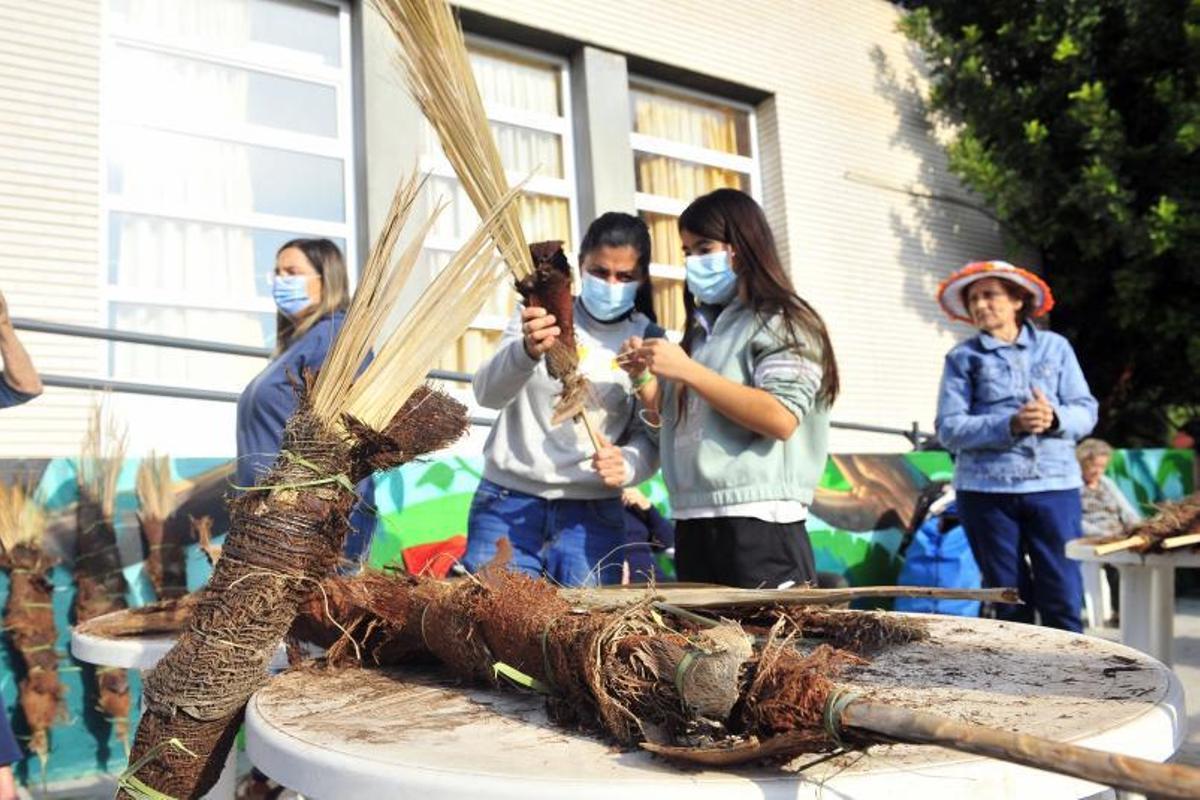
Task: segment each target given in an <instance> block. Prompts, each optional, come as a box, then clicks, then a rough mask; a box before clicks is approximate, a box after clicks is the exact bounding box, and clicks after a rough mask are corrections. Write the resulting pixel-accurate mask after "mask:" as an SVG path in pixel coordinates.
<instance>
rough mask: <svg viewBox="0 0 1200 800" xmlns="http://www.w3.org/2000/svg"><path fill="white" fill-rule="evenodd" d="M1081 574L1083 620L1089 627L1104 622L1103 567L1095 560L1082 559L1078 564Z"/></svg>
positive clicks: (1098, 625)
mask: <svg viewBox="0 0 1200 800" xmlns="http://www.w3.org/2000/svg"><path fill="white" fill-rule="evenodd" d="M1079 572H1080V574H1082V575H1083V597H1084V601H1085V602H1084V612H1085V621H1086V622H1087V625H1088V627H1089V628H1099V627H1100V626H1101V625H1103V624H1104V620H1105V616H1104V614H1105V610H1104V588H1103V587H1104V567H1103V566H1101V565H1100V564H1097V563H1096V562H1095V561H1084V562H1082V563H1081V564H1080V565H1079Z"/></svg>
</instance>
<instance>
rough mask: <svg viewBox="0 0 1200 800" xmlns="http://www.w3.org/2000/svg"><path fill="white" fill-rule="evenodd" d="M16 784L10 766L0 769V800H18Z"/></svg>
mask: <svg viewBox="0 0 1200 800" xmlns="http://www.w3.org/2000/svg"><path fill="white" fill-rule="evenodd" d="M19 797H20V796H19V795H18V794H17V782H16V780H14V779H13V771H12V767H10V766H7V765H6V766H3V767H0V800H18V798H19Z"/></svg>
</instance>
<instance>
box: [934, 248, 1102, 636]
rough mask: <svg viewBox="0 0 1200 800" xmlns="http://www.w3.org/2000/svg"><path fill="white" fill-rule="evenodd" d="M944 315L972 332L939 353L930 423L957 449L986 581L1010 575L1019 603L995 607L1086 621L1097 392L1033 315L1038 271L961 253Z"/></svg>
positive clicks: (944, 293) (1041, 289) (1001, 581)
mask: <svg viewBox="0 0 1200 800" xmlns="http://www.w3.org/2000/svg"><path fill="white" fill-rule="evenodd" d="M937 299H938V302H939V303H940V304H941V306H942V308H943V310H945V311H946V313H947V314H948V315H949V316H950V317H951V318H952V319H956V320H960V321H963V322H969V323H970V324H972V325H974V326H975V327H976V328H978V329H979V333H978V334H977V335H975V336H973V337H971V338H970V339H967V340H966V341H964V342H961V343H960V344H958V345H957V346H955V347H954V348H952V349H951V350H950V352H949V353H948V354H947V355H946V361H945V365H944V367H943V371H942V384H941V389H940V391H939V394H938V412H937V423H936V425H937V434H938V438H939V439H940V440H941V442H942V444H943V445H944V446H945V447H946V449H947V450H950V451H951V452H952V453H954V454H955V456H956V460H955V466H954V488H955V490H956V492H957V496H958V509H959V513H960V515H961V518H962V522H963V527H964V528H965V529H966V532H967V538H968V539H969V540H970V542H971V549H972V551H974V553H975V560H976V561H978V562H979V568H980V571H981V572H982V573H983V582H984V585H985V586H990V587H998V586H1015V587H1017V588H1018V589H1019V590H1020V592H1021V599H1022V600H1023V601H1024V603H1025V604H1024V605H1022V606H1012V605H1000V606H998V607H997V616H999V617H1000V618H1001V619H1006V620H1011V621H1015V622H1033V620H1034V616H1033V614H1034V611H1035V610H1036V611H1037V613H1038V614H1039V615H1040V617H1041V622H1042V624H1043V625H1047V626H1049V627H1053V628H1061V629H1064V630H1070V631H1080V630H1082V625H1081V621H1080V600H1081V597H1082V594H1083V587H1082V582H1081V579H1080V573H1079V565H1078V564H1077V563H1076V562H1074V561H1072V560H1070V559H1069V558H1067V556H1066V553H1065V551H1064V546H1065V545H1066V542H1067V541H1068V540H1069V539H1073V538H1075V537H1077V536H1079V534H1080V527H1081V520H1080V515H1081V511H1080V502H1079V487H1080V486H1081V485H1082V482H1083V481H1082V478H1081V477H1080V472H1079V464H1078V462H1077V461H1076V459H1075V443H1076V442H1077V441H1078V440H1080V439H1082V438H1083V437H1084V436H1087V434H1088V433H1090V432H1091V430H1092V427H1093V426H1094V425H1095V424H1096V400H1095V398H1094V397H1092V394H1091V392H1090V391H1089V389H1088V385H1087V381H1086V380H1084V377H1083V372H1082V370H1080V368H1079V362H1078V361H1077V360H1076V358H1075V352H1074V351H1073V350H1072V349H1071V345H1070V344H1069V343H1068V342H1067V340H1066V339H1064V338H1063V337H1062V336H1059V335H1058V334H1056V333H1052V332H1050V331H1044V330H1038V329H1037V328H1035V327H1034V326H1033V324H1032V323H1030V322H1029V319H1030V318H1032V317H1037V316H1040V315H1042V314H1045V313H1046V312H1047V311H1049V310H1050V309H1051V308H1052V307H1053V305H1054V298H1053V296H1052V295H1051V293H1050V287H1048V286H1047V285H1046V284H1045V283H1044V282H1043V281H1042V279H1041V278H1039V277H1038V276H1036V275H1034V274H1033V273H1031V272H1028V271H1026V270H1023V269H1020V268H1018V267H1014V266H1013V265H1011V264H1008V263H1006V262H1003V261H979V262H975V263H973V264H968V265H967V266H966V267H964V268H963V269H961V270H959V271H958V272H956V273H955V274H953V275H951V276H950V277H949V278H947V279H946V280H945V281H943V282H942V284H941V285H940V286H939V287H938V294H937Z"/></svg>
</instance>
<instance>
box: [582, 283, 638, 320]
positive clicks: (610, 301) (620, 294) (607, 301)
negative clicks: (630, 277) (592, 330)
mask: <svg viewBox="0 0 1200 800" xmlns="http://www.w3.org/2000/svg"><path fill="white" fill-rule="evenodd" d="M637 291H638V282H637V281H623V282H617V283H609V282H608V281H606V280H601V279H600V278H597V277H596V276H595V275H588V274H587V273H584V276H583V288H582V289H581V290H580V292H579V297H580V299H581V300H583V307H584V308H586V309H587V312H588V313H589V314H591V315H592V316H593V317H595V318H596V319H598V320H600V321H601V322H612V321H613V320H615V319H617V318H618V317H622V316H624V315H625V314H628V313H629V309H631V308H633V301H634V299H635V298H636V297H637Z"/></svg>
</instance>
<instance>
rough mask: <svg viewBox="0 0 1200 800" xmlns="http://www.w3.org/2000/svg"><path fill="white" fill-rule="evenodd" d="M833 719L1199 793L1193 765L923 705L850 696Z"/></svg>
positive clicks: (1199, 773)
mask: <svg viewBox="0 0 1200 800" xmlns="http://www.w3.org/2000/svg"><path fill="white" fill-rule="evenodd" d="M834 724H835V725H837V726H838V727H840V728H841V729H842V730H851V731H855V730H857V731H862V732H866V733H869V734H874V735H876V736H882V737H884V738H885V739H890V740H893V741H898V742H915V743H919V744H934V745H941V746H942V747H948V748H950V749H951V750H958V751H960V752H964V753H974V754H975V755H981V756H987V757H989V758H997V759H1000V760H1002V761H1009V762H1012V763H1015V764H1023V765H1024V766H1027V767H1034V768H1035V769H1044V770H1046V771H1048V772H1057V773H1060V774H1063V775H1071V776H1073V777H1076V778H1080V779H1081V780H1085V781H1092V782H1093V783H1100V784H1104V785H1106V786H1114V787H1116V788H1119V789H1128V790H1130V791H1134V792H1139V793H1141V794H1146V795H1152V796H1155V797H1167V798H1180V799H1181V800H1182V798H1196V797H1200V770H1197V769H1196V768H1194V767H1186V766H1182V765H1179V764H1160V763H1158V762H1155V761H1148V760H1146V759H1144V758H1136V757H1134V756H1125V755H1118V754H1116V753H1106V752H1103V751H1101V750H1093V749H1092V748H1089V747H1080V746H1079V745H1073V744H1064V743H1062V742H1055V741H1051V740H1049V739H1043V738H1041V737H1038V736H1030V735H1028V734H1024V733H1010V732H1008V731H1000V730H995V729H992V728H985V727H983V726H982V725H973V724H970V723H967V722H959V721H957V720H952V719H947V718H946V717H942V716H939V715H937V714H930V713H928V712H925V711H914V710H911V709H907V708H897V707H895V706H888V705H883V704H880V703H871V702H866V701H863V700H853V701H851V702H849V703H848V704H847V705H846V707H845V708H844V710H842V712H841V714H840V715H837V716H836V717H835V719H834ZM869 738H870V737H869Z"/></svg>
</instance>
